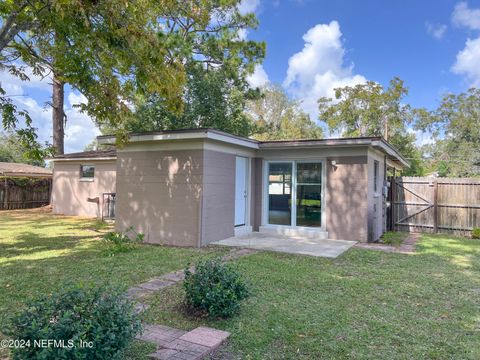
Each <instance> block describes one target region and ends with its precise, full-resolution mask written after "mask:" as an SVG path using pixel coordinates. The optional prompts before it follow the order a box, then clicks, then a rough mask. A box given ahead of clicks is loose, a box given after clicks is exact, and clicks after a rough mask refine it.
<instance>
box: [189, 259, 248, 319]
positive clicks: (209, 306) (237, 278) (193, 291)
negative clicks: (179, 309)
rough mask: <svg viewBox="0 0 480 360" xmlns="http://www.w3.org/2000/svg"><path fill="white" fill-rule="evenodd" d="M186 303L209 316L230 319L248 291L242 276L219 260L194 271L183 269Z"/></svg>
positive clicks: (208, 261)
mask: <svg viewBox="0 0 480 360" xmlns="http://www.w3.org/2000/svg"><path fill="white" fill-rule="evenodd" d="M183 286H184V288H185V302H186V304H187V306H189V307H191V308H192V309H195V310H197V311H201V312H205V313H207V314H208V315H209V316H211V317H222V318H226V317H230V316H232V315H233V314H235V313H236V312H237V311H238V310H239V308H240V301H242V300H243V299H246V298H247V297H248V296H249V294H250V292H249V290H248V288H247V286H246V283H245V281H244V280H243V278H242V276H241V275H240V274H239V273H238V272H237V271H235V270H234V269H233V268H232V267H231V266H230V265H228V264H223V263H222V262H221V261H220V260H218V259H217V260H204V261H200V262H198V263H197V264H196V266H195V272H192V271H190V269H189V268H188V267H187V268H186V269H185V281H184V282H183Z"/></svg>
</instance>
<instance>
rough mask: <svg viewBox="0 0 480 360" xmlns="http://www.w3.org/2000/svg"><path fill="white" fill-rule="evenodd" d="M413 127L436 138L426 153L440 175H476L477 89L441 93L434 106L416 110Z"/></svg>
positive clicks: (479, 137)
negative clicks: (419, 110) (438, 101)
mask: <svg viewBox="0 0 480 360" xmlns="http://www.w3.org/2000/svg"><path fill="white" fill-rule="evenodd" d="M418 118H419V120H418V121H417V124H416V127H417V128H418V129H421V130H428V131H430V132H431V134H432V136H433V138H434V139H435V140H436V142H435V144H433V145H431V146H429V148H428V149H427V150H428V153H429V159H430V164H431V167H432V170H436V171H438V173H439V175H441V176H459V177H464V176H480V89H475V88H471V89H469V90H468V91H467V92H466V93H461V94H458V95H455V94H447V95H445V96H443V98H442V101H441V103H440V105H439V106H438V108H437V109H435V110H433V111H430V112H427V111H421V112H419V113H418Z"/></svg>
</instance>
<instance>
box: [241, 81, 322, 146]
mask: <svg viewBox="0 0 480 360" xmlns="http://www.w3.org/2000/svg"><path fill="white" fill-rule="evenodd" d="M246 112H247V114H248V115H249V116H250V117H251V118H252V120H253V122H254V123H255V126H256V127H257V133H256V134H255V135H254V138H256V139H258V140H280V139H308V138H311V139H317V138H322V137H323V130H322V128H321V127H320V126H318V125H317V124H316V123H315V122H314V121H312V120H311V119H310V116H309V115H308V114H306V113H305V112H303V111H302V110H301V108H300V103H299V102H298V101H295V100H292V99H290V98H289V97H288V95H287V94H286V93H285V91H284V90H283V89H282V88H281V87H280V86H277V85H271V86H267V87H265V88H264V89H262V96H261V97H260V98H259V99H254V100H251V101H249V102H248V104H247V110H246Z"/></svg>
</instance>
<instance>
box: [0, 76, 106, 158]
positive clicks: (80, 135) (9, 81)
mask: <svg viewBox="0 0 480 360" xmlns="http://www.w3.org/2000/svg"><path fill="white" fill-rule="evenodd" d="M26 72H27V74H28V75H29V77H30V81H22V80H20V79H19V78H18V77H16V76H13V75H11V74H9V73H8V72H7V71H2V72H0V83H1V85H2V87H3V88H4V89H5V91H6V92H7V95H10V96H12V98H11V99H12V101H13V102H14V103H15V104H16V105H17V107H18V109H19V110H27V111H28V113H29V114H30V116H31V117H32V119H33V126H34V127H35V128H37V135H38V140H39V141H40V142H42V143H43V142H50V143H51V142H52V109H51V107H50V106H49V105H44V104H43V103H45V102H46V101H50V100H51V91H52V90H51V79H50V78H45V79H43V80H42V79H41V78H40V77H38V76H35V75H33V74H32V73H31V71H30V70H29V69H28V68H27V69H26ZM33 90H35V94H30V93H31V92H33ZM34 95H35V96H34ZM66 95H67V96H66V101H65V113H66V115H67V126H66V128H65V152H76V151H82V150H83V148H84V147H85V145H87V144H88V143H90V142H91V141H92V139H93V138H94V137H95V136H97V135H99V134H100V131H99V130H98V128H97V127H96V126H95V124H94V122H93V121H92V120H91V119H90V118H89V117H88V116H87V115H85V114H82V113H80V111H79V109H78V108H75V107H73V105H74V104H79V103H84V102H86V98H85V97H84V96H83V95H81V94H79V93H75V92H73V91H70V92H68V94H66ZM0 130H1V129H0Z"/></svg>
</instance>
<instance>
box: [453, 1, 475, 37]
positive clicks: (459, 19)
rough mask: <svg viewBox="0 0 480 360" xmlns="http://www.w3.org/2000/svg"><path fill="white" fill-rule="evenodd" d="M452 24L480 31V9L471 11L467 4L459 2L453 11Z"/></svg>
mask: <svg viewBox="0 0 480 360" xmlns="http://www.w3.org/2000/svg"><path fill="white" fill-rule="evenodd" d="M452 22H453V24H454V25H456V26H459V27H466V28H469V29H471V30H480V9H471V8H469V7H468V4H467V2H465V1H462V2H459V3H458V4H457V5H455V8H454V10H453V14H452Z"/></svg>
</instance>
